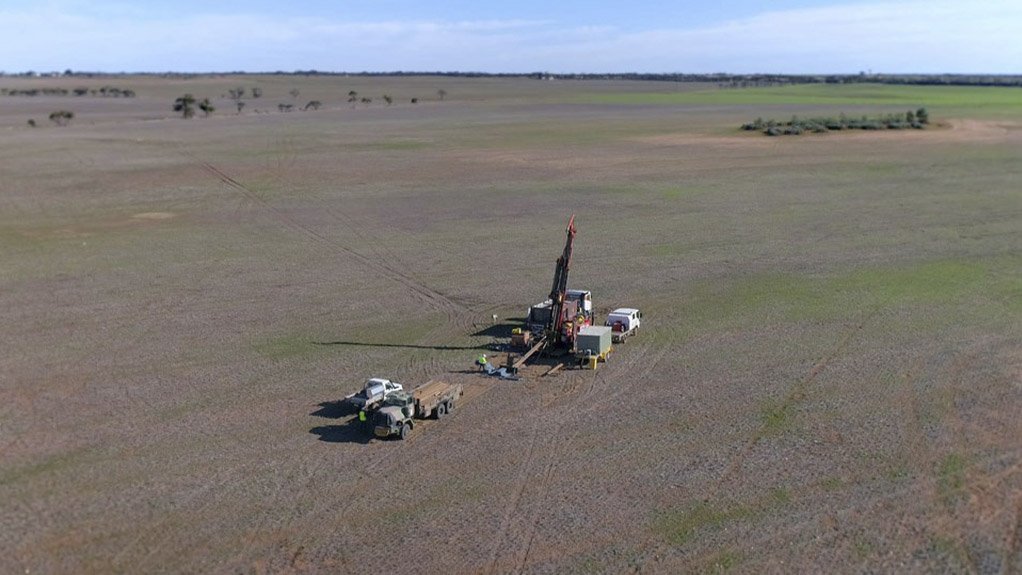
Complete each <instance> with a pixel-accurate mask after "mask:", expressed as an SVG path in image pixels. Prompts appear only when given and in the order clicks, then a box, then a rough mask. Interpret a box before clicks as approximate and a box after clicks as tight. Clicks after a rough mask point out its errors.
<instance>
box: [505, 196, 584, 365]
mask: <svg viewBox="0 0 1022 575" xmlns="http://www.w3.org/2000/svg"><path fill="white" fill-rule="evenodd" d="M576 232H577V230H576V228H575V216H574V215H572V216H571V219H569V220H568V227H567V229H566V230H565V233H566V236H567V237H566V239H565V241H564V251H563V252H561V256H560V257H558V258H557V264H556V265H555V266H554V281H553V285H552V286H551V288H550V296H549V299H547V300H546V301H544V302H542V303H539V304H536V305H534V306H532V307H531V308H529V317H528V319H527V321H526V323H527V325H528V328H529V333H530V334H536V335H537V336H538V339H537V340H535V341H534V342H532V341H529V339H528V337H527V336H526V337H525V338H523V339H522V340H520V343H523V344H526V345H529V344H531V347H530V348H529V350H528V351H526V352H525V353H524V354H523V355H522V357H521V358H520V359H519V360H518V361H517V362H516V363H515V365H514V367H520V366H521V365H523V364H524V363H525V362H526V361H527V360H528V359H529V358H530V357H532V356H533V355H534V354H535V353H537V352H539V351H541V350H544V349H546V348H547V347H554V348H559V349H561V350H567V351H569V352H570V351H572V350H573V349H574V347H575V336H576V335H577V334H578V330H579V329H580V328H581V327H583V326H587V325H590V324H592V319H593V300H592V293H591V292H590V291H588V290H569V289H568V272H569V271H570V270H571V255H572V251H573V250H574V248H575V234H576ZM526 345H522V346H521V347H526Z"/></svg>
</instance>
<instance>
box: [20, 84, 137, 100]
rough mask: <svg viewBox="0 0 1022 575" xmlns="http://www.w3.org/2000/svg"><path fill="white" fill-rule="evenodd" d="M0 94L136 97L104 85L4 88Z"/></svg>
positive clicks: (121, 89) (130, 92) (128, 92)
mask: <svg viewBox="0 0 1022 575" xmlns="http://www.w3.org/2000/svg"><path fill="white" fill-rule="evenodd" d="M0 95H4V96H28V97H33V96H78V97H81V96H86V95H92V96H99V97H101V98H134V97H135V91H134V90H129V89H127V88H117V87H115V86H103V87H102V88H82V87H78V88H73V89H71V90H68V89H67V88H27V89H24V90H19V89H11V88H3V89H0Z"/></svg>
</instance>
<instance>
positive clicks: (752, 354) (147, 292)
mask: <svg viewBox="0 0 1022 575" xmlns="http://www.w3.org/2000/svg"><path fill="white" fill-rule="evenodd" d="M78 85H82V86H87V87H90V88H99V87H100V86H104V85H114V86H118V87H121V88H128V89H132V90H134V91H135V92H136V93H137V97H135V98H103V97H98V96H82V97H74V96H42V95H40V96H36V97H27V96H0V138H2V139H0V254H2V265H0V326H2V327H0V344H2V349H3V355H2V356H0V525H2V529H0V549H2V550H3V553H0V572H4V573H26V572H31V573H45V572H51V573H109V572H132V573H139V572H214V573H265V572H314V573H315V572H322V573H337V572H342V573H343V572H366V571H369V572H391V571H394V572H396V571H400V572H412V573H420V572H421V573H433V572H441V573H517V572H524V573H601V572H606V573H621V572H640V573H679V572H705V571H735V572H747V573H761V572H792V571H795V572H829V571H833V570H835V569H837V570H838V571H844V572H860V571H868V572H877V571H879V572H907V571H909V572H923V571H930V572H933V571H939V572H979V573H1001V572H1019V571H1022V442H1020V439H1022V417H1019V414H1020V413H1022V253H1020V250H1019V247H1020V246H1022V191H1020V189H1022V188H1020V186H1022V114H1020V111H1022V91H1019V90H1012V89H1007V88H968V89H961V88H941V87H925V88H924V87H890V86H876V87H873V86H863V85H849V86H795V87H788V88H775V89H765V88H764V89H747V90H719V89H717V88H716V87H714V86H709V85H687V84H666V83H664V84H661V83H646V82H598V81H586V82H567V81H556V82H547V81H538V80H526V79H492V78H480V79H463V78H441V77H402V78H393V77H350V78H348V77H291V76H242V77H230V76H223V77H201V78H180V79H176V78H156V77H118V78H114V79H110V78H79V77H76V78H42V79H23V78H0V88H6V89H8V90H9V89H26V88H30V87H33V86H34V87H45V86H50V87H54V86H58V87H63V88H67V89H73V88H74V87H76V86H78ZM239 86H241V87H245V88H246V90H247V91H248V92H249V94H250V91H251V88H253V87H260V88H261V89H262V90H263V96H262V97H261V98H258V99H253V98H251V96H250V95H247V96H246V97H245V98H244V101H245V102H246V105H245V107H244V108H243V110H242V113H240V114H239V113H236V109H235V106H234V102H232V101H231V100H230V99H229V98H228V97H226V95H227V94H228V90H230V89H233V88H236V87H239ZM292 90H297V91H298V95H291V91H292ZM441 90H442V91H443V98H442V99H441V94H440V92H439V91H441ZM351 91H355V92H357V93H358V95H359V97H360V98H361V97H370V98H372V102H371V103H361V102H356V103H355V105H352V104H351V103H349V102H348V98H349V92H351ZM184 93H192V94H194V95H195V96H196V97H197V98H199V99H201V98H204V97H208V98H210V99H211V101H212V102H213V103H214V104H215V105H216V108H217V111H216V112H215V113H214V114H213V116H212V117H209V118H203V117H201V116H202V114H201V112H200V113H198V114H197V116H196V117H195V118H193V119H190V120H184V119H181V118H180V117H176V116H175V114H174V112H172V111H171V106H172V104H173V101H174V99H175V98H177V97H179V96H181V95H182V94H184ZM384 94H387V95H389V96H391V97H392V99H393V104H392V105H386V104H385V103H384V101H383V95H384ZM412 98H417V99H418V103H416V104H412V103H411V99H412ZM312 100H317V101H319V102H321V104H322V105H321V107H320V109H319V110H315V111H313V110H309V111H301V110H298V108H302V107H304V106H305V104H306V103H307V102H309V101H312ZM280 104H291V105H293V106H294V108H295V109H296V110H295V111H292V112H289V113H284V112H280V111H279V110H280V108H279V105H280ZM920 106H926V107H927V108H928V109H929V110H930V116H931V119H932V121H933V122H935V123H936V124H938V125H936V126H934V127H931V128H929V129H926V130H907V131H878V132H869V133H865V132H855V133H847V132H842V133H831V134H820V135H817V134H811V135H805V136H801V137H791V138H767V137H764V136H762V135H760V134H755V133H746V132H741V131H739V129H738V126H739V125H740V124H742V123H743V122H747V121H750V120H752V119H754V118H756V117H759V116H762V117H778V118H787V117H790V116H792V115H800V116H808V115H813V114H832V115H836V114H839V113H841V112H847V113H850V114H851V113H856V114H859V113H862V114H865V113H869V114H874V113H894V112H903V111H905V110H907V109H910V108H917V107H920ZM59 109H67V110H70V111H73V112H74V114H75V118H74V120H73V121H72V122H71V124H70V125H69V126H67V127H56V126H54V125H53V124H51V123H50V122H49V121H48V120H47V119H46V118H47V115H48V114H49V113H50V112H52V111H54V110H59ZM30 118H34V119H35V120H36V121H37V123H38V126H39V127H37V128H30V127H28V126H27V124H26V122H27V120H28V119H30ZM572 214H576V223H577V225H578V230H579V231H578V236H577V240H576V247H575V259H574V261H573V265H572V269H571V279H570V282H569V283H570V286H569V287H572V288H586V289H591V290H592V291H593V297H594V301H595V306H596V309H597V314H598V316H599V317H602V316H605V315H606V313H607V312H608V311H610V310H611V309H613V308H616V307H623V306H628V307H637V308H640V309H641V310H642V311H643V312H644V315H645V317H644V320H643V322H644V324H643V331H642V333H640V334H639V335H638V336H637V337H636V338H634V339H632V340H629V341H628V342H627V343H625V344H622V345H618V346H616V348H615V351H614V353H613V354H612V356H611V360H610V361H609V362H608V363H607V364H606V365H604V366H601V367H600V369H599V370H597V371H595V372H590V371H576V370H564V371H561V372H559V373H558V374H556V375H554V376H551V377H543V378H537V377H532V378H528V379H523V380H522V381H518V382H504V381H497V380H494V379H488V378H485V377H483V376H481V375H479V374H478V373H476V372H475V371H473V369H474V368H473V366H472V361H473V359H474V358H475V357H476V356H477V355H478V354H479V353H480V350H483V349H485V348H486V346H487V345H488V344H489V343H491V337H490V336H489V335H488V334H489V333H491V332H492V330H493V329H494V328H493V326H492V325H491V323H492V319H491V318H492V315H493V314H496V315H497V316H498V323H499V324H501V325H503V324H506V323H507V322H509V321H510V320H513V319H514V318H520V317H521V316H522V315H523V313H524V312H525V310H526V309H527V308H528V306H529V305H531V304H533V303H536V302H538V301H541V300H542V299H544V298H545V297H546V296H547V294H548V293H549V289H550V280H551V275H552V273H553V268H554V260H555V259H556V258H557V256H558V255H559V254H560V251H561V247H562V246H563V242H564V226H565V224H566V222H567V220H568V218H569V217H570V216H571V215H572ZM505 327H506V326H505ZM370 376H380V377H389V378H392V379H394V380H396V381H400V382H402V383H405V384H406V385H407V384H416V383H422V382H425V381H426V380H427V379H429V378H446V379H448V380H451V381H455V382H458V383H462V384H464V386H465V388H466V396H465V399H464V401H463V402H462V403H461V404H460V405H459V407H458V410H457V412H456V413H453V414H451V415H450V416H449V417H447V418H446V419H444V420H443V421H442V422H427V423H425V424H424V425H422V427H421V428H417V429H416V430H415V432H414V434H413V435H412V437H411V438H410V439H409V440H406V441H380V440H375V439H373V440H370V439H369V437H368V436H367V435H366V434H364V433H362V432H360V431H359V430H358V428H357V425H356V421H355V415H354V414H353V413H352V412H350V411H349V410H346V409H345V408H344V407H342V406H341V405H339V403H338V400H339V399H340V398H341V397H343V396H345V395H347V394H350V393H352V392H354V391H356V390H357V389H358V388H359V387H360V386H361V385H362V383H363V381H364V380H365V378H367V377H370Z"/></svg>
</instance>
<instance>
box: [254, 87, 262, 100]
mask: <svg viewBox="0 0 1022 575" xmlns="http://www.w3.org/2000/svg"><path fill="white" fill-rule="evenodd" d="M252 97H253V98H262V97H263V89H262V88H252Z"/></svg>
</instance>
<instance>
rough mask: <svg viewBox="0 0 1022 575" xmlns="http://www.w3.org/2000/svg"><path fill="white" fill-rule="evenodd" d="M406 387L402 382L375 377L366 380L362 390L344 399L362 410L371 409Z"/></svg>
mask: <svg viewBox="0 0 1022 575" xmlns="http://www.w3.org/2000/svg"><path fill="white" fill-rule="evenodd" d="M403 389H404V387H403V386H402V385H401V384H400V383H396V382H393V381H390V380H389V379H383V378H382V377H374V378H371V379H369V380H368V381H366V384H365V387H363V388H362V390H361V391H358V392H355V393H353V394H351V395H349V396H346V397H345V398H344V399H345V401H347V402H348V403H350V404H352V405H354V406H355V407H356V408H357V409H359V410H361V411H371V410H373V409H375V408H377V407H379V406H380V405H382V404H383V401H384V400H385V399H386V398H387V397H389V396H390V395H391V394H393V393H397V392H399V391H402V390H403Z"/></svg>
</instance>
